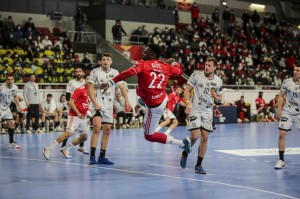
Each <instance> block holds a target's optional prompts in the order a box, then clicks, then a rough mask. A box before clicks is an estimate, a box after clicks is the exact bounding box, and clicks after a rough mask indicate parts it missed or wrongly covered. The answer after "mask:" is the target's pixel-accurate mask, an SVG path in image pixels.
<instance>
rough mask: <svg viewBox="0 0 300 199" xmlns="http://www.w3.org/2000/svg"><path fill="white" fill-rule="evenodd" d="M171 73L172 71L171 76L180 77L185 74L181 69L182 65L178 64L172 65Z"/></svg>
mask: <svg viewBox="0 0 300 199" xmlns="http://www.w3.org/2000/svg"><path fill="white" fill-rule="evenodd" d="M170 71H171V76H179V75H181V74H182V73H183V70H182V69H181V67H180V65H179V64H178V63H177V62H174V63H173V64H171V67H170Z"/></svg>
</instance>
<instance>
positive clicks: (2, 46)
mask: <svg viewBox="0 0 300 199" xmlns="http://www.w3.org/2000/svg"><path fill="white" fill-rule="evenodd" d="M0 63H2V64H0V83H3V82H5V77H6V74H14V75H15V82H16V83H23V82H26V80H25V79H26V78H28V77H29V76H30V74H35V75H36V77H37V82H38V83H46V82H54V83H63V82H68V81H69V80H71V79H73V70H74V64H84V66H85V69H86V70H90V69H91V61H90V60H89V58H88V54H85V56H84V59H83V60H80V58H79V56H78V55H77V54H75V52H74V49H73V46H72V43H71V41H70V39H69V38H68V37H67V36H66V34H65V33H63V32H61V31H60V30H59V28H57V27H56V28H54V30H53V32H52V33H51V31H50V30H49V28H47V27H40V28H39V27H36V26H35V24H34V21H33V19H32V17H29V18H28V21H27V22H26V23H24V24H15V23H14V20H13V17H12V16H9V17H8V18H7V19H2V18H1V15H0ZM24 80H25V81H24Z"/></svg>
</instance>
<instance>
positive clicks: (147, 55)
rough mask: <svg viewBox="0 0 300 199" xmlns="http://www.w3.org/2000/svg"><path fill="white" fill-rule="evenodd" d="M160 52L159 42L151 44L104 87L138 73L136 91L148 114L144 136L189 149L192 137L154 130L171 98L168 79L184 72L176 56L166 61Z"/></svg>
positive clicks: (151, 139) (104, 84)
mask: <svg viewBox="0 0 300 199" xmlns="http://www.w3.org/2000/svg"><path fill="white" fill-rule="evenodd" d="M160 54H161V48H160V46H158V45H156V44H150V45H149V46H148V47H147V48H146V50H145V52H144V54H143V58H142V60H140V61H138V62H137V63H136V64H135V65H134V66H132V67H130V68H129V69H127V70H125V71H123V72H122V73H120V74H119V75H117V76H116V77H114V78H113V79H112V80H109V81H108V83H103V84H102V85H101V87H102V88H107V87H111V86H113V85H114V84H115V83H117V82H119V81H122V80H125V79H127V78H129V77H131V76H133V75H137V77H138V88H137V94H138V95H139V96H140V97H141V99H142V101H143V102H144V103H145V104H146V114H145V119H144V135H145V139H146V140H147V141H150V142H158V143H162V144H175V145H179V147H180V148H183V149H184V150H187V151H188V152H190V151H191V141H190V138H188V137H187V138H184V139H183V140H178V139H175V138H174V137H173V136H168V135H166V134H164V133H161V132H155V129H156V127H157V125H158V124H159V119H160V117H161V116H162V115H163V114H164V109H165V108H166V105H167V102H168V96H167V94H166V85H167V81H168V79H169V78H170V77H172V76H173V77H174V76H179V75H181V74H182V73H183V71H182V69H181V68H180V66H179V64H178V63H177V62H175V60H174V59H169V60H168V61H167V63H164V62H162V61H160V60H159V57H160Z"/></svg>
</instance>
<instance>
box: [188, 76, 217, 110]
mask: <svg viewBox="0 0 300 199" xmlns="http://www.w3.org/2000/svg"><path fill="white" fill-rule="evenodd" d="M187 83H188V84H189V85H190V86H192V87H193V89H194V90H193V91H194V95H193V97H192V110H193V112H196V113H199V112H200V113H212V112H213V104H214V99H213V98H212V97H211V96H210V92H211V91H212V90H215V91H216V93H217V94H218V95H219V94H222V89H223V88H222V80H221V78H220V77H218V76H217V75H214V78H213V79H208V78H207V77H206V76H205V74H204V72H203V71H196V72H194V73H193V74H192V75H191V76H190V78H189V80H188V82H187Z"/></svg>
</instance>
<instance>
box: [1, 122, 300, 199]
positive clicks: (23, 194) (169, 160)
mask: <svg viewBox="0 0 300 199" xmlns="http://www.w3.org/2000/svg"><path fill="white" fill-rule="evenodd" d="M58 135H59V133H45V134H31V135H26V134H17V135H16V141H17V143H18V144H19V145H21V147H22V148H21V149H19V150H16V149H8V148H7V143H8V136H7V135H1V136H0V199H21V198H24V199H56V198H63V199H67V198H84V199H89V198H99V199H135V198H137V199H139V198H141V199H194V198H195V199H196V198H197V199H249V198H255V199H279V198H300V149H299V148H300V132H299V131H298V130H297V129H293V131H292V132H291V133H290V134H289V135H288V136H287V147H288V149H287V151H288V153H292V154H286V157H285V158H286V160H285V162H286V167H285V168H284V169H282V170H274V169H273V168H274V165H275V163H276V161H277V160H278V155H277V138H278V130H277V123H251V124H227V125H217V130H216V131H215V132H214V133H212V134H211V135H210V137H209V143H208V150H207V153H206V157H205V158H204V161H203V167H204V168H205V170H206V171H207V175H200V174H196V173H194V165H195V163H196V156H197V148H198V143H199V142H197V143H196V145H194V148H193V151H192V153H191V154H190V155H189V158H188V165H187V166H188V167H187V168H186V169H181V168H180V166H179V156H180V152H181V150H180V149H179V148H178V147H177V146H175V145H162V144H158V143H150V142H147V141H146V140H144V137H143V131H142V129H126V130H113V132H112V134H111V139H110V143H109V149H108V150H107V157H108V158H109V159H110V160H112V161H114V162H115V165H114V166H101V165H97V166H89V165H88V162H89V155H83V154H81V153H80V152H78V151H77V149H76V148H74V150H72V151H71V155H73V158H72V159H69V160H66V159H64V158H63V157H62V156H61V155H60V153H59V148H57V150H56V151H55V153H54V154H53V155H52V157H51V159H50V161H47V160H45V158H44V157H43V155H42V148H43V147H44V146H46V145H49V144H50V143H51V142H52V141H53V140H54V139H55V137H56V136H58ZM187 135H188V131H187V130H186V127H178V128H176V129H175V130H174V131H173V136H174V137H176V138H180V139H182V138H184V137H186V136H187ZM86 146H87V147H88V148H89V141H88V142H86ZM97 155H99V148H98V149H97Z"/></svg>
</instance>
